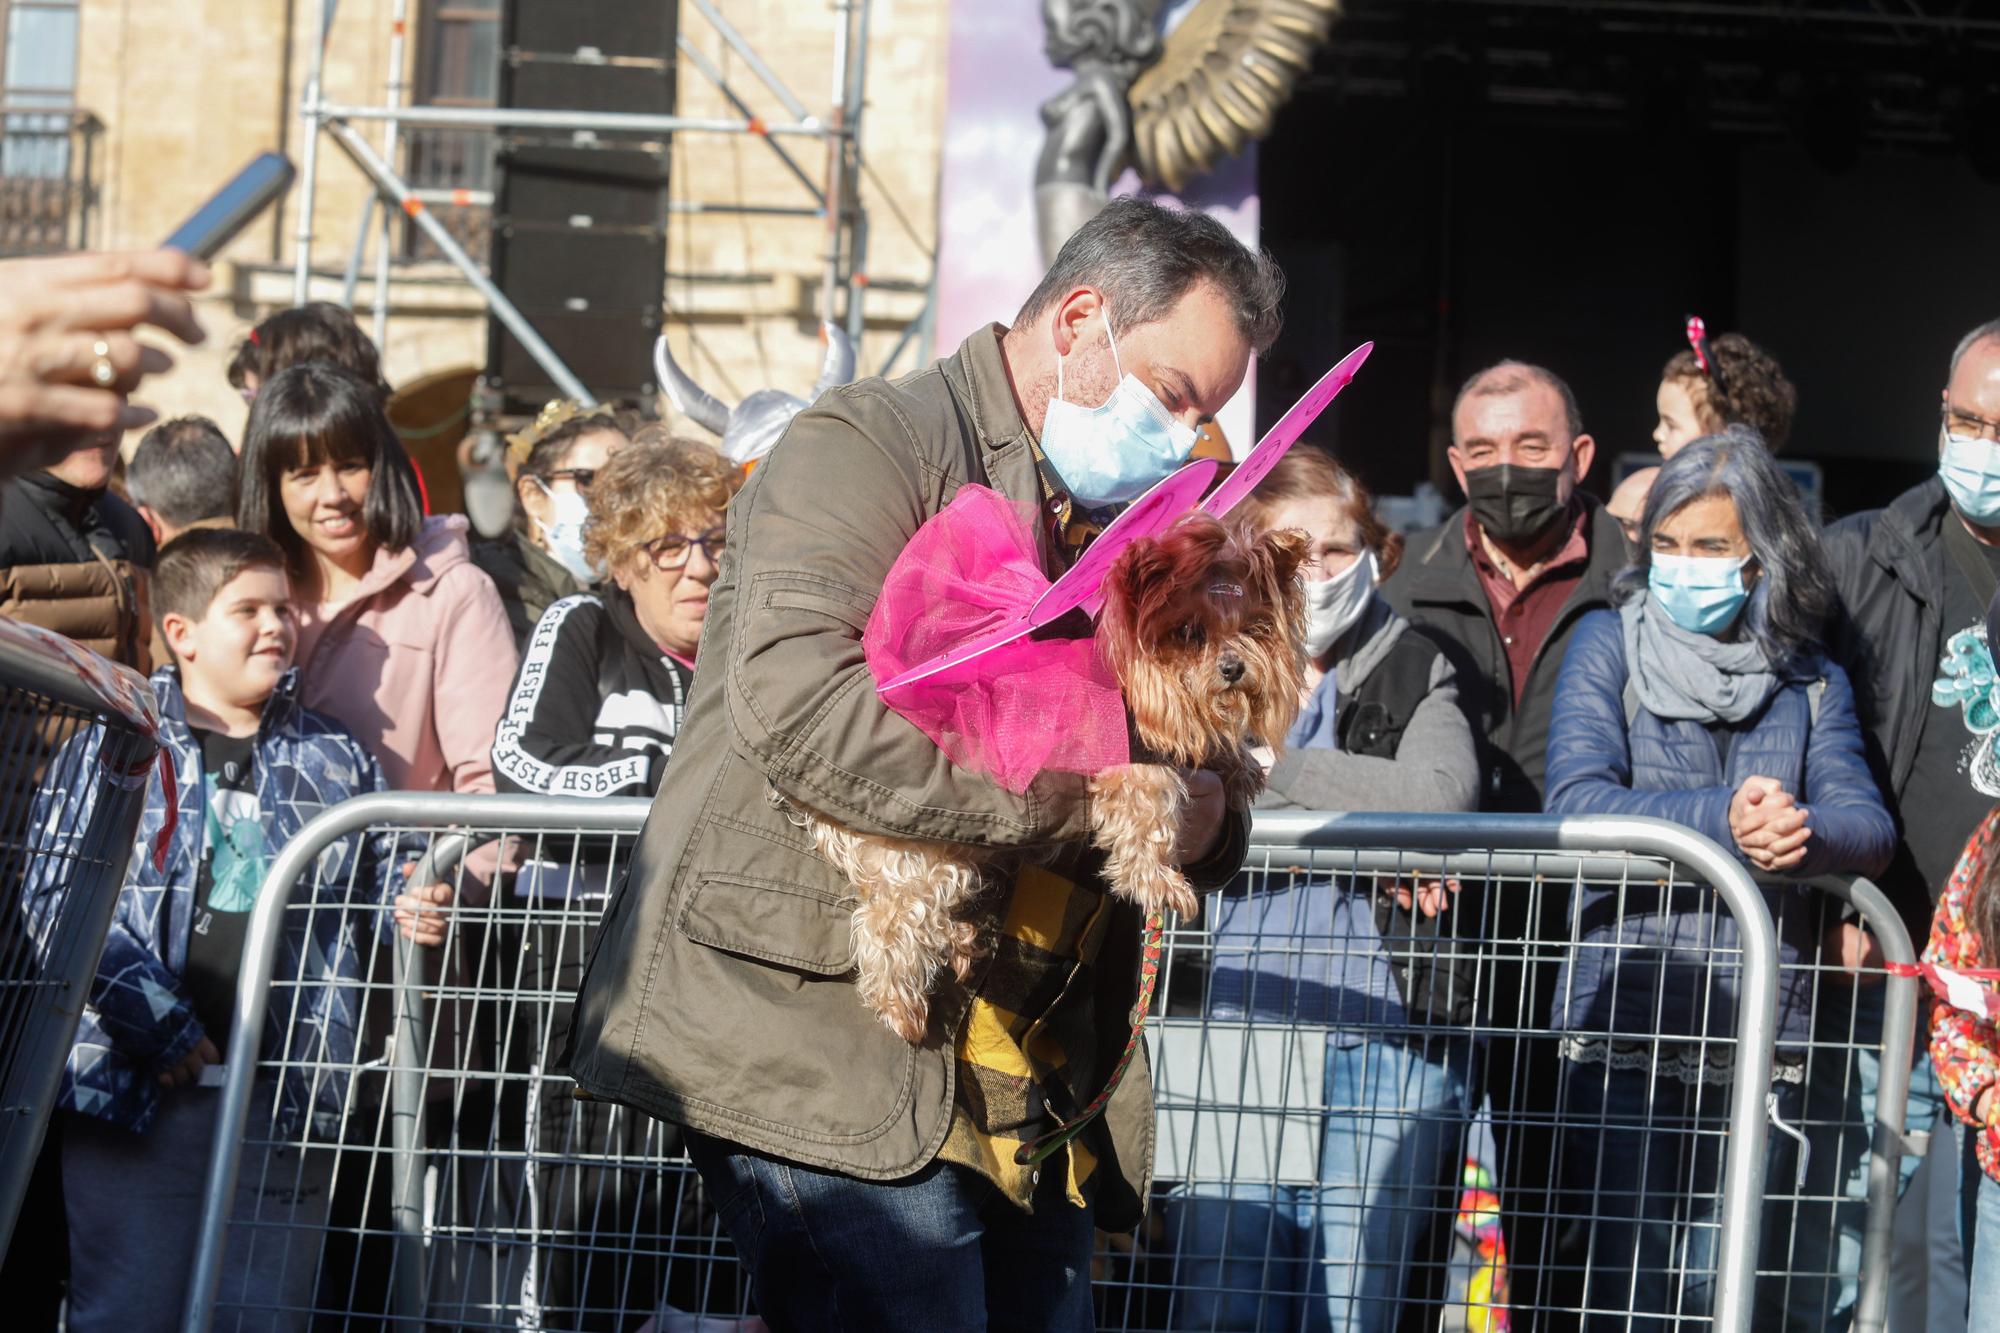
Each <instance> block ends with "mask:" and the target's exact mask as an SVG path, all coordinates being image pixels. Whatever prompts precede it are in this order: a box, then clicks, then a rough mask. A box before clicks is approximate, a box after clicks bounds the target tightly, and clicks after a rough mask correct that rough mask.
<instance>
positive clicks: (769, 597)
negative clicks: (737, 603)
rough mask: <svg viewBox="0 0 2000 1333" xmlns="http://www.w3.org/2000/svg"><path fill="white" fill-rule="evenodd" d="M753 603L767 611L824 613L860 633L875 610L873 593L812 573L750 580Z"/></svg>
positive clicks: (784, 574) (761, 577)
mask: <svg viewBox="0 0 2000 1333" xmlns="http://www.w3.org/2000/svg"><path fill="white" fill-rule="evenodd" d="M751 586H752V588H753V590H754V591H753V596H752V600H753V604H754V605H757V606H759V607H761V608H762V609H764V610H766V611H801V612H804V613H806V614H807V615H816V616H824V617H826V618H827V619H829V620H833V621H836V622H838V623H839V624H841V625H844V626H846V627H847V628H848V629H851V630H853V631H854V632H855V633H856V634H859V633H861V632H863V631H864V630H866V629H867V628H868V617H869V615H870V614H871V613H872V612H873V611H874V608H875V598H874V595H873V594H870V593H861V592H857V591H855V590H854V589H853V588H850V587H848V586H847V585H846V584H844V583H837V582H835V581H834V580H832V579H824V578H819V577H816V576H814V575H811V574H800V573H784V572H773V573H769V574H759V575H757V577H756V578H755V579H754V580H753V581H752V584H751Z"/></svg>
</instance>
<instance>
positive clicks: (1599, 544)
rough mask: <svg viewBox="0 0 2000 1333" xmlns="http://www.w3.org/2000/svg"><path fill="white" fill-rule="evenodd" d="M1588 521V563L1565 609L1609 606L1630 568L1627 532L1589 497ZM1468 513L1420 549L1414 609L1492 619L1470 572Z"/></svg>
mask: <svg viewBox="0 0 2000 1333" xmlns="http://www.w3.org/2000/svg"><path fill="white" fill-rule="evenodd" d="M1578 499H1579V500H1580V501H1581V502H1582V504H1583V506H1584V511H1585V513H1586V514H1587V515H1588V529H1587V530H1588V532H1589V533H1590V561H1589V563H1588V564H1586V565H1585V566H1584V570H1583V577H1582V579H1581V580H1580V581H1579V582H1578V583H1577V586H1576V591H1575V592H1573V593H1572V594H1571V595H1570V598H1569V602H1568V605H1571V606H1589V605H1593V604H1595V605H1609V603H1610V600H1611V581H1612V580H1613V579H1614V578H1616V577H1617V576H1618V573H1619V571H1620V570H1622V569H1624V568H1625V566H1626V565H1627V564H1629V563H1631V553H1630V551H1629V549H1628V548H1627V546H1626V543H1625V530H1624V529H1623V528H1621V527H1619V526H1618V520H1617V519H1615V518H1613V517H1612V516H1611V515H1610V514H1609V513H1607V512H1606V511H1605V508H1604V506H1603V504H1602V503H1601V502H1600V501H1599V500H1598V499H1597V498H1596V497H1595V496H1592V495H1586V494H1583V493H1582V492H1579V493H1578ZM1465 516H1466V509H1465V507H1464V506H1461V507H1460V508H1459V509H1458V510H1456V511H1455V512H1454V513H1453V514H1452V515H1451V517H1449V518H1447V519H1446V520H1445V521H1444V522H1443V523H1442V524H1441V525H1439V527H1438V528H1437V529H1436V531H1434V532H1433V533H1431V534H1430V536H1428V537H1427V538H1425V539H1424V540H1423V541H1422V542H1420V543H1419V544H1418V548H1417V556H1416V567H1415V568H1414V569H1412V570H1411V571H1410V582H1409V598H1410V601H1411V602H1412V603H1419V604H1421V603H1428V604H1431V605H1458V606H1464V607H1468V608H1471V609H1473V610H1475V611H1476V612H1477V613H1478V614H1480V615H1483V616H1487V617H1489V618H1490V617H1491V615H1492V608H1491V606H1490V604H1489V603H1488V602H1487V600H1486V590H1485V589H1484V588H1482V587H1481V586H1480V583H1479V571H1478V570H1477V569H1475V568H1473V564H1472V552H1471V551H1470V550H1469V549H1467V547H1466V544H1465Z"/></svg>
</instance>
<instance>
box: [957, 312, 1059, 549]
mask: <svg viewBox="0 0 2000 1333" xmlns="http://www.w3.org/2000/svg"><path fill="white" fill-rule="evenodd" d="M1006 332H1007V330H1006V329H1005V328H1004V327H1002V326H1001V325H999V324H988V325H987V326H986V327H985V328H983V329H980V330H978V331H977V332H975V333H974V334H973V335H972V336H971V337H969V338H967V339H966V340H965V341H964V342H963V343H961V344H959V348H958V354H957V355H956V356H954V357H952V358H951V359H950V360H949V361H947V362H945V376H946V378H947V379H950V380H953V381H954V382H956V384H957V385H958V386H959V387H960V389H961V390H962V391H963V393H964V395H965V399H966V403H967V406H968V407H969V408H970V409H971V416H972V429H973V431H974V433H975V434H976V435H977V436H978V438H979V463H980V466H981V467H982V468H983V469H984V470H985V473H986V481H987V483H988V484H989V485H991V486H992V487H993V489H994V490H996V491H998V492H1000V493H1001V494H1002V495H1004V496H1006V497H1007V498H1008V499H1010V500H1015V501H1018V502H1020V503H1023V504H1028V505H1032V506H1034V509H1035V512H1036V513H1037V514H1042V513H1044V512H1045V510H1044V508H1043V500H1042V479H1041V474H1040V473H1039V472H1038V471H1037V469H1036V466H1035V451H1034V447H1033V441H1032V440H1031V439H1030V437H1029V431H1028V423H1027V421H1026V420H1024V419H1023V418H1022V416H1021V408H1020V405H1019V404H1018V403H1016V402H1015V400H1014V382H1013V379H1012V378H1011V377H1010V376H1009V375H1008V373H1007V361H1006V358H1005V357H1003V356H1002V355H1001V352H1000V339H1001V336H1002V335H1003V334H1005V333H1006ZM968 480H977V478H968ZM1048 526H1049V525H1048V524H1047V523H1036V524H1035V540H1036V543H1037V544H1038V546H1039V547H1040V549H1041V552H1042V560H1043V565H1044V568H1046V567H1047V566H1048V562H1049V560H1050V559H1051V556H1052V549H1051V548H1052V543H1051V540H1050V535H1049V531H1048Z"/></svg>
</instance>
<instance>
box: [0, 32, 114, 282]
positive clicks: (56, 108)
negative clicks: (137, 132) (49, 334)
mask: <svg viewBox="0 0 2000 1333" xmlns="http://www.w3.org/2000/svg"><path fill="white" fill-rule="evenodd" d="M77 2H78V0H0V14H4V15H5V18H6V22H5V24H4V26H0V254H9V255H19V254H43V253H48V252H50V251H55V250H67V249H74V248H80V247H82V246H85V245H87V244H89V241H90V224H91V215H92V212H93V210H94V208H95V205H96V183H95V181H94V180H93V178H92V173H93V171H94V169H95V165H96V164H95V161H94V157H93V152H92V149H93V147H94V140H95V136H96V134H97V131H98V129H99V128H100V127H99V126H98V123H97V120H96V118H95V117H93V116H91V115H90V114H89V113H88V112H85V111H82V110H80V109H79V108H78V107H77V106H76V55H77ZM44 107H46V108H47V110H39V109H38V108H44Z"/></svg>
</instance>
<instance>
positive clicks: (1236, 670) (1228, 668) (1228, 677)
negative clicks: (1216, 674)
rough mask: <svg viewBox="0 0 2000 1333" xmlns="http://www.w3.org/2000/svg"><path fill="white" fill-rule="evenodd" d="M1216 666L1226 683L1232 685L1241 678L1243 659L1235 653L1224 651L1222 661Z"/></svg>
mask: <svg viewBox="0 0 2000 1333" xmlns="http://www.w3.org/2000/svg"><path fill="white" fill-rule="evenodd" d="M1217 667H1218V669H1219V670H1220V671H1221V672H1222V679H1223V681H1224V682H1225V683H1227V684H1230V685H1234V684H1235V683H1236V682H1237V681H1239V680H1242V679H1243V659H1242V658H1240V657H1238V656H1237V655H1236V654H1235V653H1224V654H1223V655H1222V661H1221V662H1219V663H1218V664H1217Z"/></svg>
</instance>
